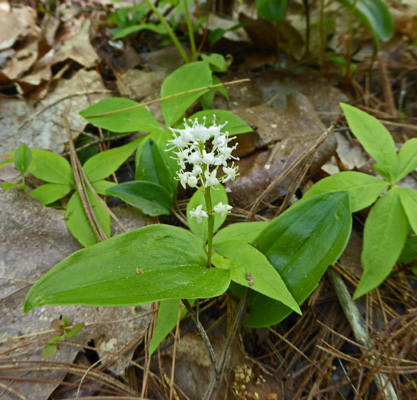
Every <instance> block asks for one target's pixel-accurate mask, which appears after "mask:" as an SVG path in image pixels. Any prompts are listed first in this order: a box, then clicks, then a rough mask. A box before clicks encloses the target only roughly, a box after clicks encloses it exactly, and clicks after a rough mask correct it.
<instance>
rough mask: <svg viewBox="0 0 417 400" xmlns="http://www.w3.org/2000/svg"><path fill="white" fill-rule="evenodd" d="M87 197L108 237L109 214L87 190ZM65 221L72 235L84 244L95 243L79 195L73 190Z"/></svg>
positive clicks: (95, 239)
mask: <svg viewBox="0 0 417 400" xmlns="http://www.w3.org/2000/svg"><path fill="white" fill-rule="evenodd" d="M88 197H89V199H90V202H91V205H92V206H93V210H94V214H95V216H96V218H97V221H98V223H99V224H100V226H101V228H102V229H103V231H104V233H105V234H106V236H107V237H110V215H109V214H108V213H107V211H106V209H105V208H104V207H103V206H102V205H101V204H100V202H99V201H98V200H97V199H96V198H95V196H94V195H93V194H92V193H91V191H90V190H88ZM65 223H66V225H67V228H68V229H69V231H70V232H71V233H72V235H73V236H74V237H75V238H76V239H77V240H78V241H79V242H80V243H81V244H82V245H83V246H84V247H87V246H91V245H92V244H95V243H97V238H96V235H95V234H94V231H93V228H92V227H91V225H90V222H89V220H88V218H87V214H86V213H85V211H84V208H83V205H82V202H81V198H80V195H79V194H78V192H75V193H74V194H73V195H72V196H71V198H70V200H69V202H68V205H67V208H66V210H65Z"/></svg>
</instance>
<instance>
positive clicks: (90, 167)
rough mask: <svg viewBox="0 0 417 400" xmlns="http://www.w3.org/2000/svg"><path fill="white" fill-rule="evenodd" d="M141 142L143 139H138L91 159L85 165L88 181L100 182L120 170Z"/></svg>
mask: <svg viewBox="0 0 417 400" xmlns="http://www.w3.org/2000/svg"><path fill="white" fill-rule="evenodd" d="M141 140H142V138H138V139H136V140H134V141H133V142H130V143H128V144H125V145H124V146H120V147H116V148H114V149H110V150H106V151H103V152H102V153H99V154H97V155H95V156H93V157H91V158H89V159H88V160H87V161H86V162H85V164H84V165H83V170H84V172H85V173H86V175H87V177H88V180H89V181H90V182H95V181H100V180H102V179H105V178H107V177H108V176H109V175H111V174H112V173H113V172H115V171H116V170H117V169H119V168H120V166H121V165H122V164H123V163H124V162H125V161H126V160H127V159H128V158H129V157H130V156H131V155H132V153H133V152H134V151H135V150H136V148H137V147H138V145H139V143H140V141H141Z"/></svg>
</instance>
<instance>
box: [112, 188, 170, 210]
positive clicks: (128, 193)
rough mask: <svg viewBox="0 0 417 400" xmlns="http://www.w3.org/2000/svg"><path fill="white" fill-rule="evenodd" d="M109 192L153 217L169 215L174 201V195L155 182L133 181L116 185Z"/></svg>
mask: <svg viewBox="0 0 417 400" xmlns="http://www.w3.org/2000/svg"><path fill="white" fill-rule="evenodd" d="M107 194H108V195H111V196H117V197H120V198H121V199H122V200H123V201H125V202H126V203H128V204H130V205H131V206H133V207H135V208H137V209H138V210H140V211H142V212H143V213H144V214H147V215H150V216H151V217H157V216H158V215H169V214H170V211H169V210H170V208H171V207H172V204H173V203H174V201H173V199H172V196H171V195H170V194H169V192H168V191H167V190H166V189H165V188H164V187H163V186H161V185H158V184H157V183H153V182H145V181H133V182H125V183H121V184H120V185H116V186H113V187H111V188H110V189H108V190H107Z"/></svg>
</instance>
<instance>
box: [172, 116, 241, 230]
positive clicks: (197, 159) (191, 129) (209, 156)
mask: <svg viewBox="0 0 417 400" xmlns="http://www.w3.org/2000/svg"><path fill="white" fill-rule="evenodd" d="M189 122H190V125H189V124H188V123H187V121H186V120H185V119H184V129H173V128H170V130H171V131H172V133H173V136H174V138H173V139H171V140H168V146H170V148H168V149H167V151H170V150H174V154H175V155H176V157H175V159H176V160H177V161H178V165H179V166H180V167H181V170H180V171H178V172H177V175H178V177H177V179H178V180H179V181H180V183H181V185H182V186H183V188H184V189H185V188H186V187H187V185H188V186H189V187H191V188H195V187H197V186H198V185H201V186H202V187H203V188H208V189H210V188H211V187H213V186H217V185H218V184H220V183H224V182H227V181H233V180H234V179H235V178H236V176H237V175H239V174H238V173H237V171H238V167H235V166H234V163H232V165H231V166H228V165H227V162H228V160H238V158H237V157H234V156H232V151H233V150H234V149H236V147H237V144H235V145H234V146H229V143H230V142H231V141H232V140H233V139H235V138H236V137H235V136H233V137H229V133H228V132H222V129H223V128H224V127H225V126H226V124H227V122H226V123H225V124H223V125H216V122H215V117H214V118H213V124H212V125H211V126H209V127H206V126H205V125H206V119H205V117H204V122H203V123H202V124H199V122H198V120H197V119H195V120H194V121H192V120H189ZM220 167H221V170H220ZM186 170H188V171H186ZM231 208H232V207H231V206H229V205H227V204H222V203H221V202H220V203H219V204H217V205H216V206H214V207H213V211H214V212H216V213H218V214H220V215H221V216H223V217H224V216H225V215H226V214H228V213H229V212H230V210H231ZM190 215H191V217H193V218H197V222H199V223H201V222H202V218H207V217H208V215H207V213H206V212H205V211H204V210H202V205H200V206H198V207H197V208H196V209H194V210H192V211H190Z"/></svg>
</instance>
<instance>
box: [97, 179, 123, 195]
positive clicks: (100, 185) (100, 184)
mask: <svg viewBox="0 0 417 400" xmlns="http://www.w3.org/2000/svg"><path fill="white" fill-rule="evenodd" d="M116 185H117V183H116V182H111V181H96V182H92V183H91V186H92V187H93V188H94V190H95V191H96V193H97V194H101V195H103V196H106V195H107V189H110V188H112V187H113V186H116Z"/></svg>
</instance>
